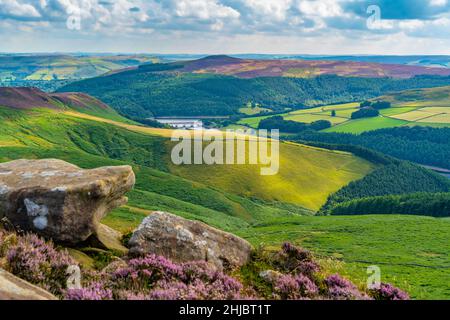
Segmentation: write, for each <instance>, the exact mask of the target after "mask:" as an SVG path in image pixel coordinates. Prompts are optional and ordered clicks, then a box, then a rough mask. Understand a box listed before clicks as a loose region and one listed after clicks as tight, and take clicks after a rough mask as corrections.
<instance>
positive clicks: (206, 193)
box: [0, 90, 450, 298]
mask: <svg viewBox="0 0 450 320" xmlns="http://www.w3.org/2000/svg"><path fill="white" fill-rule="evenodd" d="M19 92H20V90H19ZM29 95H32V94H31V93H29ZM36 95H37V96H41V95H42V93H39V92H36ZM73 95H75V96H77V94H69V95H67V96H63V97H61V96H59V98H60V99H59V100H57V99H56V97H51V99H55V100H57V102H59V103H60V108H58V109H54V108H47V107H40V108H37V107H26V106H22V107H21V108H17V107H15V106H9V107H5V106H3V107H0V121H1V123H2V126H0V161H2V162H3V161H8V160H12V159H18V158H59V159H63V160H66V161H69V162H72V163H74V164H76V165H79V166H80V167H83V168H93V167H98V166H105V165H122V164H131V165H132V166H133V169H134V171H135V172H136V175H137V184H136V188H135V190H133V191H132V192H131V193H130V194H129V198H130V201H129V203H128V205H127V206H125V207H122V208H120V209H118V210H115V211H114V212H112V213H111V214H110V215H109V216H108V217H106V218H105V220H104V221H103V222H104V223H106V224H108V225H109V226H111V227H113V228H116V229H118V230H120V231H121V232H123V233H126V232H128V231H130V230H132V229H133V228H135V227H136V226H137V225H139V223H140V221H141V220H142V219H143V218H144V217H146V216H147V215H148V214H150V212H151V211H152V210H163V211H170V212H173V213H175V214H178V215H180V216H183V217H187V218H191V219H197V220H201V221H204V222H206V223H208V224H210V225H212V226H215V227H218V228H221V229H223V230H226V231H230V232H233V233H235V234H238V235H240V236H243V237H244V238H246V239H248V240H249V241H251V242H252V243H253V244H255V245H260V244H261V243H264V244H268V245H277V246H278V245H279V244H280V243H282V242H284V241H287V240H289V241H292V242H294V243H296V244H300V245H303V246H305V247H308V248H311V249H313V250H314V251H315V252H316V253H318V254H321V253H324V254H327V255H333V256H334V257H335V258H336V259H337V260H336V261H334V262H333V263H330V264H329V265H328V266H327V269H330V270H331V271H339V272H343V273H345V274H346V275H348V276H349V277H350V278H351V279H354V280H355V281H357V282H363V281H365V279H366V273H365V272H366V268H367V266H368V265H372V264H381V265H382V266H383V274H384V279H386V281H390V282H393V283H394V284H396V285H398V286H400V287H402V288H405V289H408V291H409V292H410V293H411V294H412V296H413V297H416V298H444V297H448V292H445V283H446V282H445V281H444V280H443V278H442V273H440V269H441V268H443V267H444V264H445V261H446V255H448V252H447V251H446V242H445V241H442V239H443V238H445V235H446V234H448V232H449V231H450V229H449V228H450V224H449V221H448V220H438V219H432V218H427V217H408V216H401V217H398V216H377V217H372V216H363V217H315V216H312V214H313V212H312V211H310V210H308V209H305V208H303V207H302V205H305V206H307V205H309V204H311V203H314V206H315V205H316V204H315V203H316V201H317V203H320V202H321V201H323V196H324V195H326V194H327V193H328V192H330V191H331V190H330V189H335V188H339V187H340V186H342V187H343V186H345V185H346V184H347V183H348V182H349V181H352V180H356V179H359V178H361V177H364V176H365V175H366V174H367V173H369V172H371V171H372V168H373V167H374V165H373V164H370V163H368V162H367V161H365V160H362V159H361V158H358V157H355V156H352V155H351V154H349V153H342V152H337V151H336V152H332V151H329V150H323V149H317V148H310V147H306V146H302V145H295V144H282V148H281V157H282V160H281V163H282V166H283V167H284V168H285V169H283V170H285V171H284V172H282V174H283V177H284V179H286V181H287V183H282V184H280V183H276V181H273V180H263V179H262V178H260V177H258V178H257V179H256V178H254V177H253V171H252V170H253V169H251V168H245V167H243V168H239V169H232V168H231V169H230V168H214V167H208V166H204V167H202V168H200V167H199V168H189V170H183V169H180V168H174V167H173V166H172V165H171V164H170V163H169V162H168V150H170V148H171V142H170V141H169V139H168V138H167V136H166V135H167V132H166V131H164V132H163V133H162V132H161V131H160V129H152V128H146V127H141V126H137V125H133V124H128V123H124V122H119V121H115V120H112V119H106V118H102V117H101V116H100V114H98V115H97V116H95V115H90V114H87V113H81V111H83V109H79V110H78V111H75V110H73V109H72V107H71V106H70V105H71V104H72V106H73V105H74V104H75V101H78V100H79V99H74V100H75V101H73V100H72V99H73ZM19 96H20V95H19V94H18V96H17V100H19V101H20V99H21V98H20V97H19ZM71 96H72V97H71ZM83 97H85V96H81V99H83ZM28 98H30V99H31V100H32V101H34V100H35V99H38V98H37V97H34V98H33V97H32V96H31V97H30V96H29V97H28ZM48 99H49V100H50V98H48ZM65 99H71V100H70V101H67V100H65ZM50 101H53V100H50ZM63 101H64V103H67V104H64V103H63ZM98 110H101V108H100V109H98ZM55 124H57V125H55ZM194 169H195V170H197V171H195V172H191V170H194ZM197 175H199V176H197ZM230 179H231V180H230ZM233 179H234V181H233ZM236 181H239V184H240V185H241V186H240V187H239V188H236V189H235V188H233V187H232V185H233V183H234V185H236ZM246 191H250V193H247V194H246V193H245V192H246ZM310 207H312V206H310ZM430 230H433V234H434V236H433V237H429V232H430ZM412 235H414V236H412ZM418 239H419V241H418ZM417 241H418V243H417ZM387 251H388V252H390V254H389V255H386V252H387ZM430 253H433V254H430ZM393 256H395V259H393V258H392V257H393ZM417 264H419V265H420V266H417ZM344 270H345V271H344ZM443 283H444V284H443ZM423 284H426V286H423Z"/></svg>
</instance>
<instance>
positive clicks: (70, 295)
mask: <svg viewBox="0 0 450 320" xmlns="http://www.w3.org/2000/svg"><path fill="white" fill-rule="evenodd" d="M103 286H104V284H103V283H101V282H93V283H91V284H90V285H89V287H87V288H82V289H69V290H67V292H66V297H65V298H66V299H67V300H91V301H97V300H112V298H113V294H112V291H111V290H109V289H104V288H103Z"/></svg>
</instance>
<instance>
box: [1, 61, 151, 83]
mask: <svg viewBox="0 0 450 320" xmlns="http://www.w3.org/2000/svg"><path fill="white" fill-rule="evenodd" d="M153 61H154V59H153V58H152V57H150V56H145V55H114V56H113V55H97V56H94V55H85V56H83V55H56V54H48V55H11V54H10V55H0V82H4V81H21V80H25V81H37V80H44V81H51V80H74V79H86V78H92V77H95V76H99V75H102V74H104V73H107V72H110V71H114V70H118V69H123V68H127V67H132V66H138V65H140V64H143V63H148V62H153Z"/></svg>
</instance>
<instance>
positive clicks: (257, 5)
mask: <svg viewBox="0 0 450 320" xmlns="http://www.w3.org/2000/svg"><path fill="white" fill-rule="evenodd" d="M292 4H293V1H292V0H276V1H273V0H246V1H245V5H246V6H247V7H249V8H250V9H251V10H253V12H254V13H255V14H256V15H259V16H264V17H265V18H266V19H267V18H269V19H270V18H272V19H275V20H284V19H285V18H286V16H287V12H288V10H289V9H290V8H291V6H292Z"/></svg>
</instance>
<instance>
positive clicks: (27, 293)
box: [0, 269, 57, 300]
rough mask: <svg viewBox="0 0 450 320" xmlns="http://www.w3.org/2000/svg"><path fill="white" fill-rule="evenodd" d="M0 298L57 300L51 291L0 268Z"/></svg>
mask: <svg viewBox="0 0 450 320" xmlns="http://www.w3.org/2000/svg"><path fill="white" fill-rule="evenodd" d="M0 300H57V299H56V297H55V296H54V295H52V294H51V293H49V292H47V291H45V290H43V289H41V288H38V287H36V286H34V285H32V284H30V283H28V282H26V281H24V280H22V279H20V278H17V277H16V276H14V275H12V274H11V273H9V272H6V271H5V270H3V269H0Z"/></svg>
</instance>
